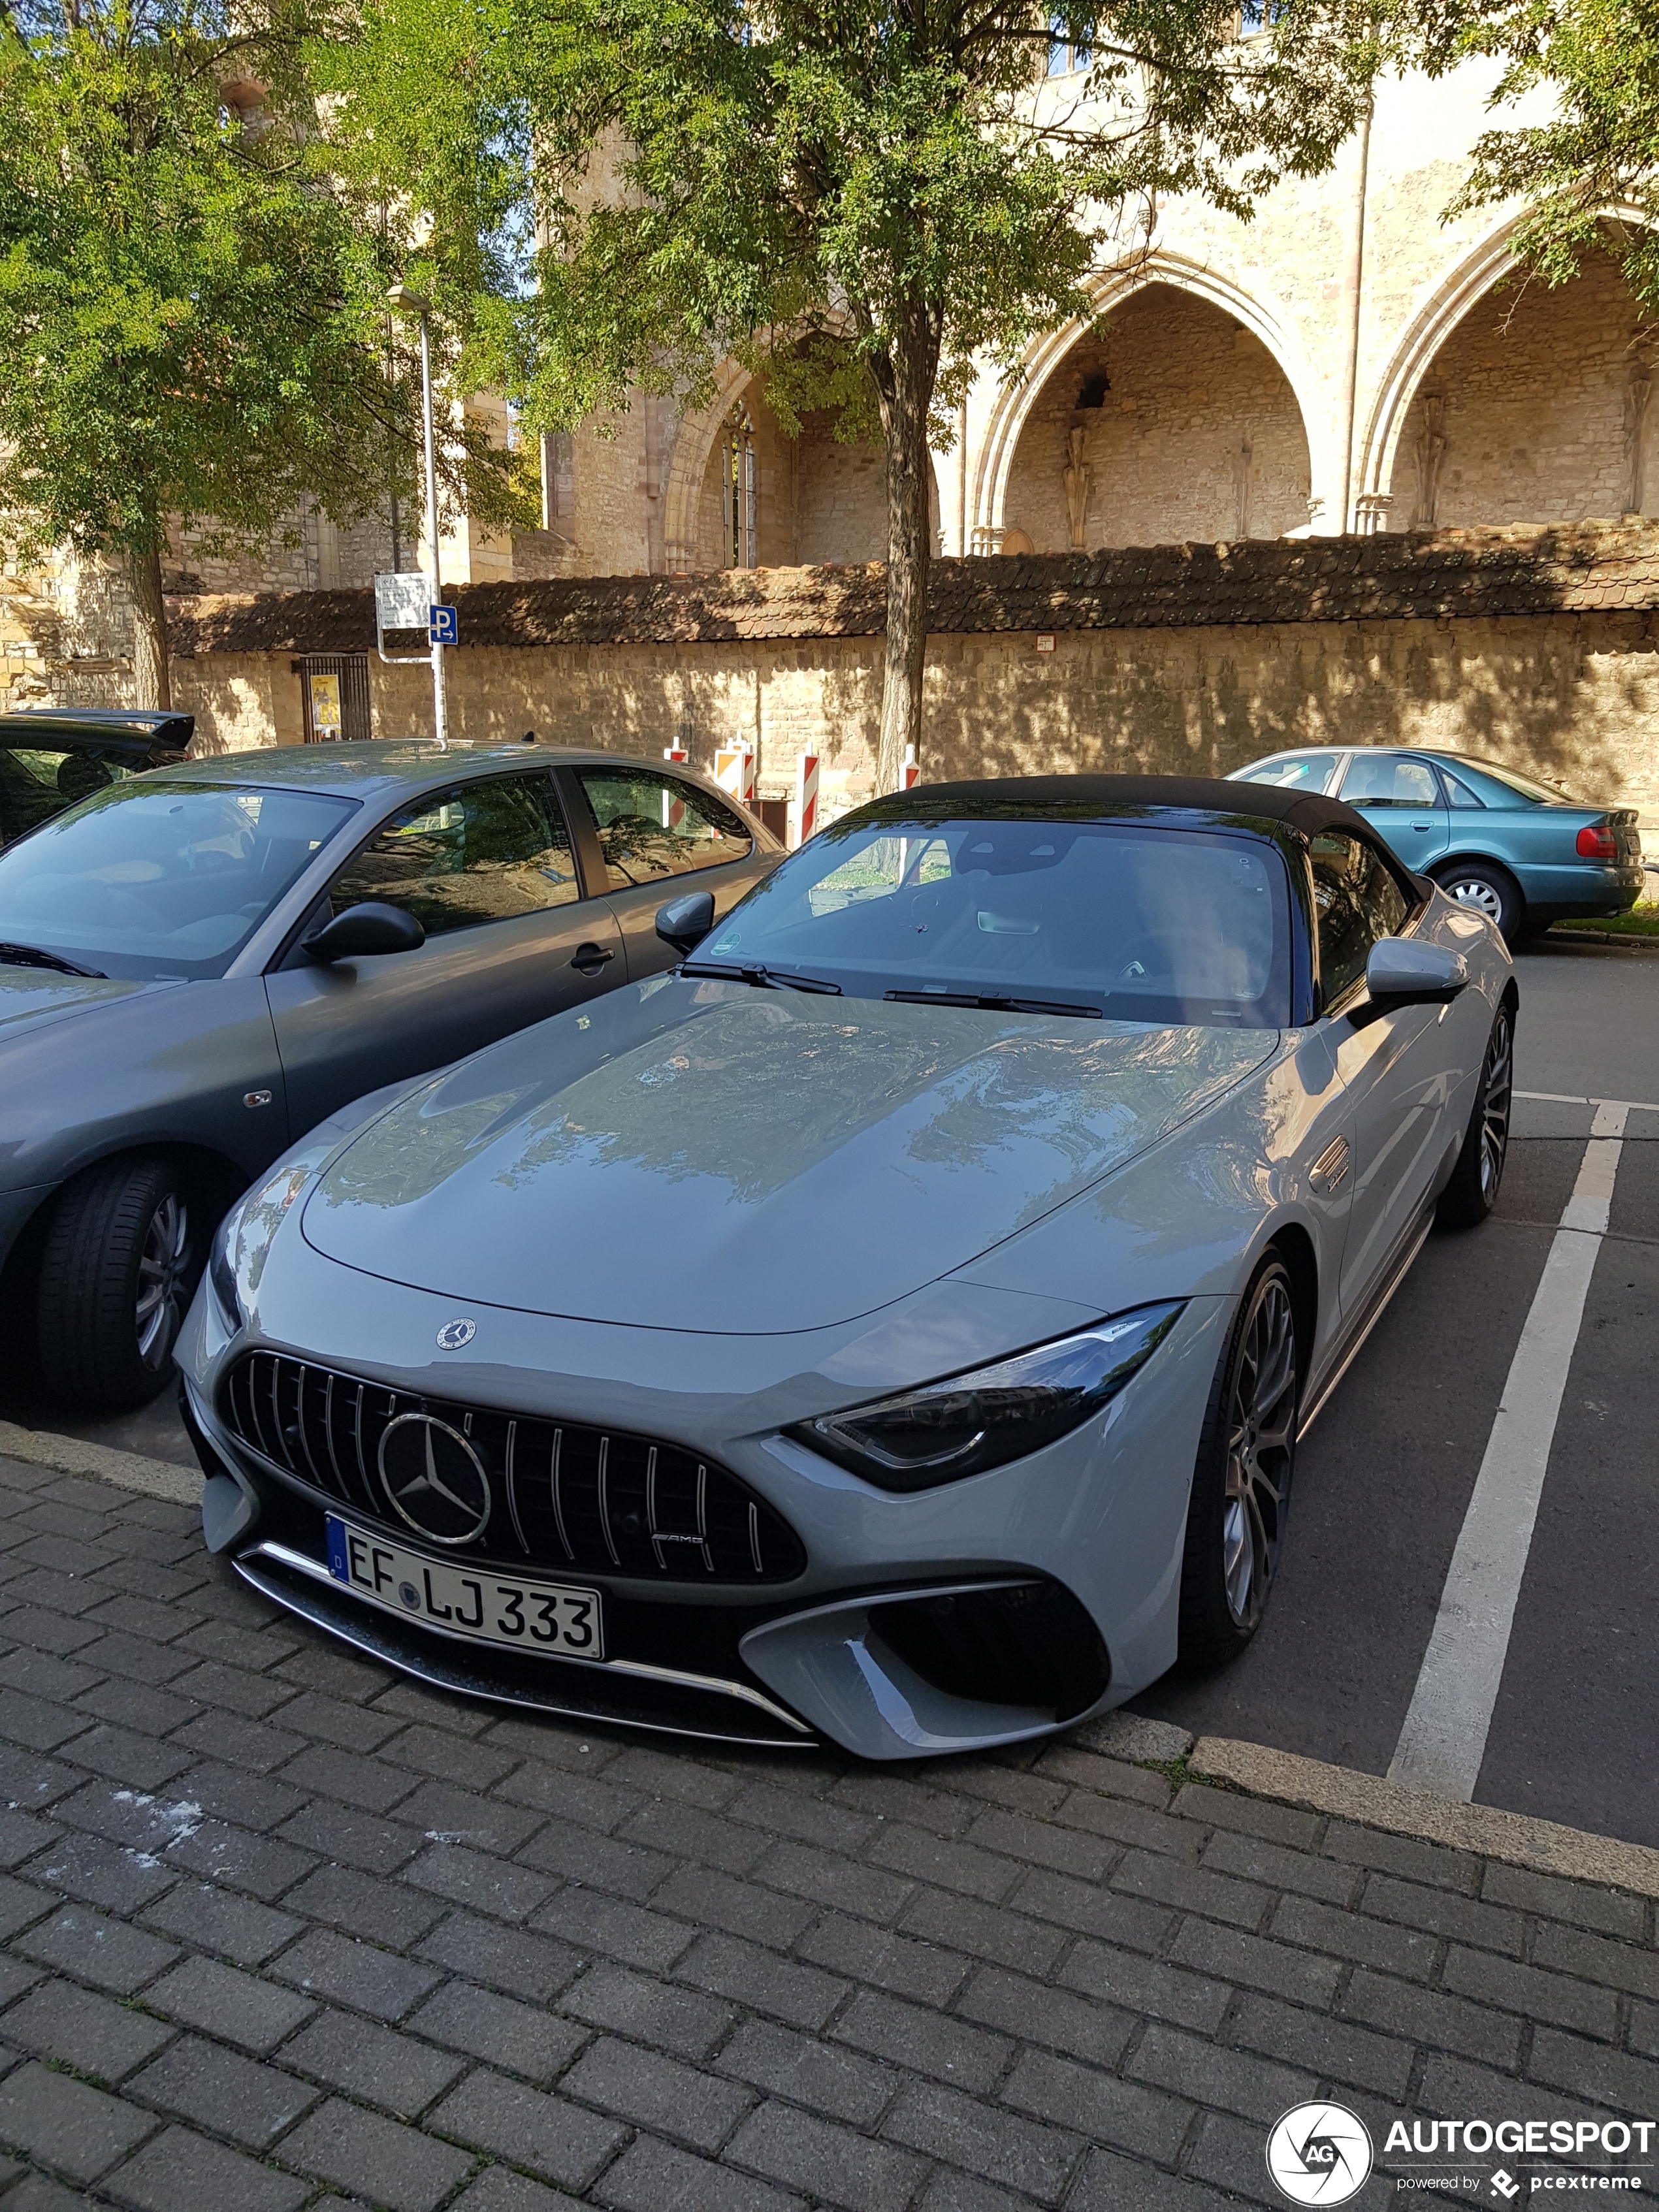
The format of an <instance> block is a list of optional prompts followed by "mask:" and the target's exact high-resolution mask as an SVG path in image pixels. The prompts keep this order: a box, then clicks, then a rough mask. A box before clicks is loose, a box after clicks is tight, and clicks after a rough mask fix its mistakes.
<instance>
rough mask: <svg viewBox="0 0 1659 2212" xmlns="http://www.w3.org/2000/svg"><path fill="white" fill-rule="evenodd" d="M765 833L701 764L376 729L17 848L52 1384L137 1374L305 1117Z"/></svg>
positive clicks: (18, 1001) (17, 1153) (11, 994)
mask: <svg viewBox="0 0 1659 2212" xmlns="http://www.w3.org/2000/svg"><path fill="white" fill-rule="evenodd" d="M780 853H781V847H780V846H779V844H778V842H777V840H776V839H775V837H773V836H771V835H770V834H769V832H768V831H767V830H766V829H763V827H762V826H761V825H760V824H759V823H757V822H756V821H754V820H753V819H751V817H750V816H749V815H747V814H746V813H744V812H743V811H740V810H738V808H736V807H735V806H733V805H732V803H731V802H730V801H729V800H728V799H725V798H724V797H723V796H722V795H721V794H720V792H719V791H718V789H717V788H716V787H714V785H713V784H712V783H711V782H709V781H708V780H707V779H706V778H704V777H702V776H700V775H697V774H696V771H694V770H688V769H672V770H669V769H663V768H659V767H658V766H656V765H654V764H652V763H645V762H641V761H635V760H627V759H620V758H618V757H617V756H616V755H614V754H599V753H573V752H556V751H554V750H551V749H550V748H547V747H540V746H537V747H531V746H527V745H524V744H516V745H495V746H489V747H463V748H454V747H452V748H451V749H450V750H447V751H440V750H438V749H437V748H436V747H435V746H432V745H421V744H407V745H405V744H346V745H330V746H327V747H321V746H316V747H313V746H305V747H300V748H296V749H295V750H289V751H271V752H264V751H261V752H252V753H244V754H241V755H239V756H234V757H230V758H227V759H223V760H217V761H213V762H211V763H207V762H202V763H188V764H185V765H183V766H180V767H179V768H175V769H161V770H160V771H159V772H157V773H155V774H154V775H147V776H145V777H143V779H142V780H139V781H130V782H125V783H118V784H116V785H114V786H112V787H110V788H109V789H106V790H104V791H100V792H98V793H96V794H95V795H94V796H93V797H92V798H90V799H87V800H86V801H85V802H84V803H83V804H82V805H79V806H76V807H74V808H72V809H71V810H70V811H69V812H67V813H65V814H61V815H59V816H58V817H57V818H56V819H54V820H52V821H51V822H48V823H46V824H44V825H43V826H42V827H41V828H40V829H37V830H35V831H34V832H33V834H32V835H31V836H27V837H25V838H23V839H22V840H21V842H18V843H17V844H15V845H13V846H11V847H10V848H9V849H8V850H7V851H6V852H5V853H4V854H0V1268H3V1276H0V1286H3V1290H4V1292H5V1294H6V1304H7V1306H8V1308H9V1310H10V1311H11V1312H13V1313H14V1314H15V1313H19V1312H21V1313H24V1314H26V1315H27V1316H30V1323H29V1332H28V1333H29V1334H32V1335H33V1338H34V1340H35V1349H36V1351H37V1352H38V1357H39V1364H40V1381H41V1382H42V1383H44V1385H45V1387H46V1389H47V1391H48V1393H49V1394H50V1395H52V1396H54V1397H56V1398H58V1399H59V1400H61V1401H70V1402H73V1403H75V1404H76V1405H78V1406H95V1407H131V1406H136V1405H140V1404H142V1403H143V1401H145V1400H146V1399H147V1398H149V1397H152V1396H154V1395H155V1393H156V1391H157V1390H159V1389H161V1387H162V1385H163V1383H165V1382H166V1380H167V1376H168V1374H169V1372H170V1371H171V1367H172V1353H173V1340H174V1338H175V1336H176V1335H177V1334H178V1329H179V1322H180V1321H181V1319H182V1317H183V1315H184V1311H185V1307H186V1305H187V1304H189V1300H190V1297H191V1292H192V1291H193V1290H194V1287H195V1283H196V1279H197V1275H198V1274H199V1273H200V1271H201V1267H202V1263H203V1261H204V1257H205V1255H206V1247H207V1239H208V1237H209V1234H210V1231H211V1230H212V1227H213V1225H214V1223H215V1222H216V1220H217V1218H218V1217H219V1216H220V1214H221V1213H222V1212H223V1210H224V1208H225V1207H226V1206H228V1204H229V1202H230V1200H232V1199H233V1198H234V1197H235V1195H236V1194H237V1193H238V1192H239V1191H240V1190H241V1189H242V1188H245V1187H246V1184H247V1183H248V1182H249V1181H250V1180H251V1179H252V1177H253V1176H256V1175H258V1173H259V1171H260V1170H262V1169H263V1168H264V1167H265V1166H266V1165H268V1164H269V1163H270V1161H271V1160H273V1159H274V1158H276V1155H277V1154H278V1153H279V1152H282V1151H283V1149H284V1148H285V1147H286V1146H288V1145H289V1144H290V1143H292V1142H293V1140H294V1139H295V1138H296V1137H298V1136H301V1135H302V1134H303V1133H305V1132H306V1131H307V1129H309V1128H311V1127H313V1126H314V1125H315V1124H316V1123H317V1122H319V1121H322V1120H323V1119H324V1118H325V1116H327V1115H330V1114H331V1113H333V1112H334V1111H335V1110H336V1109H338V1108H339V1107H341V1106H343V1104H345V1103H347V1102H348V1101H349V1100H351V1099H354V1098H356V1097H361V1096H362V1094H363V1093H364V1092H366V1091H373V1090H374V1089H376V1088H378V1087H379V1086H380V1085H384V1084H387V1083H393V1082H397V1081H399V1080H401V1079H404V1078H406V1077H409V1076H412V1075H417V1074H419V1073H422V1071H424V1070H425V1069H427V1068H429V1067H436V1066H444V1065H445V1064H447V1062H449V1061H451V1060H459V1059H460V1058H461V1057H462V1056H463V1055H464V1054H467V1053H470V1052H473V1051H476V1050H477V1048H479V1047H480V1046H482V1045H486V1044H489V1043H492V1042H494V1041H495V1039H496V1038H498V1037H501V1036H507V1034H508V1033H509V1032H510V1031H512V1030H518V1029H521V1028H523V1027H525V1026H526V1024H529V1023H531V1022H538V1021H540V1020H542V1019H543V1018H544V1017H545V1016H547V1015H549V1014H553V1013H557V1012H562V1010H563V1009H564V1008H566V1007H568V1006H573V1005H574V1004H576V1003H578V1002H579V1001H580V1000H582V999H584V998H589V997H594V996H597V995H598V994H599V993H601V992H603V991H605V990H608V989H610V988H611V987H612V986H614V985H616V984H618V983H622V982H625V981H629V980H633V981H638V980H639V979H640V978H641V976H644V975H649V974H650V973H652V972H653V970H655V969H661V968H665V967H667V966H668V965H669V964H670V963H671V961H672V960H673V958H674V957H675V956H674V954H673V952H672V951H671V948H670V947H669V946H668V945H665V944H664V943H663V942H662V940H661V939H659V938H658V936H657V934H656V931H655V918H656V913H657V909H658V908H659V905H660V904H661V903H662V901H663V897H664V892H665V886H667V887H668V888H669V889H670V890H676V889H687V890H690V889H692V888H695V889H696V890H708V891H711V892H712V893H713V894H714V905H715V909H716V912H717V913H720V914H723V913H724V912H725V911H726V908H728V907H730V906H731V905H732V904H733V903H734V902H735V901H736V900H737V899H738V898H739V897H740V896H742V894H743V893H744V891H745V890H748V888H749V886H750V884H752V883H754V882H755V881H756V880H757V878H759V877H761V876H763V875H764V874H765V873H766V872H767V871H768V870H769V868H771V867H772V866H774V865H775V862H776V860H777V858H778V856H779V854H780ZM693 878H695V883H694V882H693V880H692V879H693Z"/></svg>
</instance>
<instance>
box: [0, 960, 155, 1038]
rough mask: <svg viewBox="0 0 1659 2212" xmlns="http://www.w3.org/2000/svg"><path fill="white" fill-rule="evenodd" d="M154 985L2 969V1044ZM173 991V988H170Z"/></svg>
mask: <svg viewBox="0 0 1659 2212" xmlns="http://www.w3.org/2000/svg"><path fill="white" fill-rule="evenodd" d="M154 989H155V985H154V984H153V983H123V982H117V981H108V980H106V978H105V977H103V976H101V975H58V973H57V971H56V970H55V969H51V968H13V967H0V1043H4V1042H6V1040H7V1039H8V1038H10V1037H15V1036H20V1035H21V1034H22V1033H23V1032H24V1031H26V1030H33V1029H43V1028H45V1026H46V1024H47V1023H48V1022H61V1021H62V1020H63V1019H64V1018H65V1016H67V1015H70V1014H79V1013H86V1012H90V1010H91V1009H92V1008H93V1007H94V1006H108V1005H110V1004H111V1003H112V1001H113V1000H117V999H130V998H131V997H132V995H133V994H134V993H135V992H138V991H150V990H154Z"/></svg>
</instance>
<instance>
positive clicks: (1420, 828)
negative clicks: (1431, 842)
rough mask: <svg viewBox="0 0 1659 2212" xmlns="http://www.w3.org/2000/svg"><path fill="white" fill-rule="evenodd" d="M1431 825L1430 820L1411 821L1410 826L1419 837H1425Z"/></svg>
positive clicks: (1431, 827)
mask: <svg viewBox="0 0 1659 2212" xmlns="http://www.w3.org/2000/svg"><path fill="white" fill-rule="evenodd" d="M1433 827H1434V824H1433V823H1432V822H1413V824H1412V828H1413V829H1415V830H1416V832H1417V834H1418V836H1419V837H1426V836H1428V834H1429V832H1430V830H1431V829H1433Z"/></svg>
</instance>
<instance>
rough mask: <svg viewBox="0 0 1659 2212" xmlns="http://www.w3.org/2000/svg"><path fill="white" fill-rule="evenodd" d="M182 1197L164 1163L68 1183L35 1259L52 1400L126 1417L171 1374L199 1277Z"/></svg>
mask: <svg viewBox="0 0 1659 2212" xmlns="http://www.w3.org/2000/svg"><path fill="white" fill-rule="evenodd" d="M197 1243H198V1240H197V1237H195V1236H194V1235H193V1234H192V1229H191V1199H190V1195H189V1194H188V1193H187V1191H186V1189H185V1184H184V1181H183V1178H182V1177H181V1176H180V1174H179V1170H178V1169H177V1168H176V1167H174V1166H173V1164H172V1162H171V1161H169V1160H167V1159H164V1158H159V1157H157V1156H156V1155H154V1154H150V1155H148V1156H143V1155H141V1156H140V1157H139V1158H136V1159H121V1160H111V1161H109V1162H107V1163H106V1164H104V1165H103V1166H101V1167H96V1168H91V1169H88V1171H87V1173H86V1174H85V1175H83V1176H78V1177H77V1178H76V1181H75V1182H72V1183H70V1185H69V1187H68V1188H67V1189H66V1190H64V1193H63V1194H62V1196H61V1197H60V1198H59V1199H58V1202H57V1204H56V1206H54V1207H53V1209H52V1218H51V1220H50V1221H49V1223H48V1224H47V1227H46V1238H45V1242H44V1243H43V1246H42V1249H41V1254H40V1274H39V1277H38V1279H37V1288H36V1300H35V1311H36V1316H37V1318H36V1328H37V1334H38V1341H39V1346H40V1377H41V1381H42V1383H44V1385H45V1387H46V1391H47V1392H48V1394H49V1395H51V1396H52V1398H54V1399H56V1400H57V1401H58V1402H59V1403H61V1404H64V1405H69V1406H73V1407H76V1409H77V1410H78V1409H79V1408H81V1407H98V1408H100V1409H101V1410H103V1411H106V1412H110V1413H125V1412H130V1411H131V1410H132V1409H133V1408H135V1407H139V1406H145V1405H148V1404H149V1401H150V1400H151V1399H152V1398H154V1397H155V1395H157V1394H158V1392H160V1391H161V1390H162V1389H165V1388H166V1386H167V1382H168V1380H169V1378H170V1377H171V1376H172V1375H173V1345H174V1344H175V1343H176V1342H177V1340H178V1335H179V1328H180V1326H181V1325H182V1323H183V1321H184V1318H185V1311H186V1310H187V1309H188V1307H189V1304H190V1301H191V1294H192V1293H193V1291H194V1290H195V1288H196V1279H197V1275H198V1274H199V1273H200V1272H201V1268H200V1264H199V1260H198V1255H197Z"/></svg>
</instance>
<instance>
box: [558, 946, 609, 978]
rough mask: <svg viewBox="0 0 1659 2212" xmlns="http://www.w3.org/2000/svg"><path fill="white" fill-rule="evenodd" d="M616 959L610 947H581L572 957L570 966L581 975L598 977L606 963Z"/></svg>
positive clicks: (577, 948) (578, 947)
mask: <svg viewBox="0 0 1659 2212" xmlns="http://www.w3.org/2000/svg"><path fill="white" fill-rule="evenodd" d="M616 957H617V956H616V954H615V953H614V952H613V951H611V947H610V946H609V945H578V946H577V947H576V949H575V951H574V952H573V953H572V954H571V956H570V964H571V966H572V967H573V968H574V969H575V970H576V973H577V974H578V975H598V974H599V970H600V969H601V968H603V967H604V965H605V962H606V961H607V960H614V959H615V958H616Z"/></svg>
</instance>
